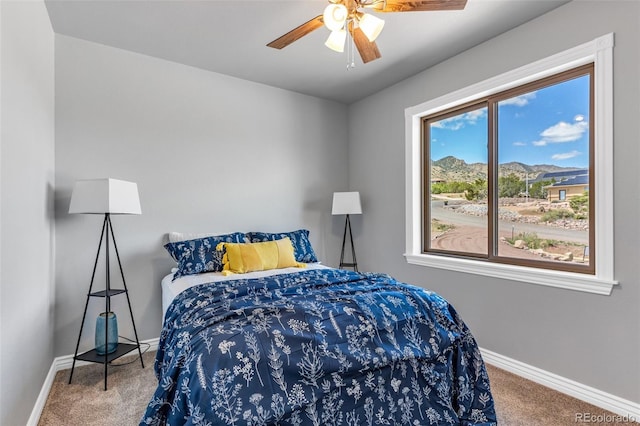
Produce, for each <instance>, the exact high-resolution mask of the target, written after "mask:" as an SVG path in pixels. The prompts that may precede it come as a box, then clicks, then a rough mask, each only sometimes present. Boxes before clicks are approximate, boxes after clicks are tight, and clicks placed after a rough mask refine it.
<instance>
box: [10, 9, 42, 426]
mask: <svg viewBox="0 0 640 426" xmlns="http://www.w3.org/2000/svg"><path fill="white" fill-rule="evenodd" d="M0 15H1V18H0V19H1V22H0V39H1V40H2V45H1V47H0V52H1V53H0V54H1V57H0V63H1V66H0V74H1V76H2V77H1V83H0V92H1V95H0V109H1V111H2V113H1V117H0V120H1V125H0V127H1V128H2V134H1V135H0V171H1V174H0V193H1V195H2V198H1V203H2V205H1V208H0V236H1V238H0V241H1V242H0V424H1V425H21V424H22V425H23V424H25V423H26V422H27V419H28V418H29V415H30V413H31V410H32V408H33V406H34V403H35V401H36V398H37V397H38V393H39V392H40V388H41V387H42V383H43V382H44V380H45V377H46V375H47V372H48V371H49V367H50V366H51V361H52V359H53V266H54V263H53V186H54V99H53V98H54V79H53V69H54V58H53V57H54V35H53V30H52V29H51V24H50V22H49V17H48V15H47V11H46V8H45V6H44V3H43V2H40V1H38V2H36V1H31V2H12V1H2V2H0Z"/></svg>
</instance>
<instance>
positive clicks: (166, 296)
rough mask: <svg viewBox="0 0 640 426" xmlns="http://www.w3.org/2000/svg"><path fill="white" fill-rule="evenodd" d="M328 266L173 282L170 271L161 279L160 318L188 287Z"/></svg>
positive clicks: (217, 274) (188, 277) (309, 265)
mask: <svg viewBox="0 0 640 426" xmlns="http://www.w3.org/2000/svg"><path fill="white" fill-rule="evenodd" d="M327 268H329V267H328V266H324V265H322V264H320V263H307V267H306V268H295V267H292V268H283V269H271V270H268V271H256V272H248V273H246V274H232V275H227V276H225V275H222V273H221V272H206V273H204V274H198V275H185V276H182V277H180V278H178V279H177V280H175V281H172V280H173V272H174V271H175V269H173V270H172V271H171V273H170V274H168V275H167V276H165V277H164V278H163V279H162V283H161V285H162V318H163V320H164V315H165V313H166V312H167V309H168V308H169V305H171V302H173V299H175V298H176V296H178V294H180V293H181V292H183V291H184V290H186V289H188V288H189V287H193V286H194V285H198V284H206V283H211V282H217V281H230V280H238V279H245V278H262V277H270V276H273V275H279V274H290V273H294V272H301V271H305V270H309V269H327Z"/></svg>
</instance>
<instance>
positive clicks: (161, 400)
mask: <svg viewBox="0 0 640 426" xmlns="http://www.w3.org/2000/svg"><path fill="white" fill-rule="evenodd" d="M307 234H308V231H307ZM227 235H230V234H227ZM278 235H280V234H278ZM227 239H229V238H227ZM231 239H236V240H237V241H239V242H238V243H233V244H239V246H242V248H244V246H245V245H247V246H251V245H252V244H249V243H246V241H247V240H248V241H255V240H253V239H251V236H249V237H243V238H242V239H241V238H240V236H237V238H235V237H234V238H231ZM209 245H212V244H211V243H210V244H209ZM216 245H217V244H216ZM229 247H231V246H227V250H228V252H229V250H230V248H229ZM249 248H251V247H249ZM292 248H293V250H294V251H295V252H296V253H295V256H296V257H297V258H302V256H299V254H300V253H298V251H296V250H295V244H292ZM196 251H198V250H197V248H196V247H195V246H193V245H192V246H191V249H190V252H191V257H192V258H194V253H195V252H196ZM170 253H171V252H170ZM199 253H200V254H202V250H200V251H199ZM195 257H197V256H195ZM205 257H206V256H201V258H202V261H203V262H204V263H206V261H207V259H205ZM219 260H220V261H222V260H223V259H219ZM316 260H317V259H316ZM214 263H215V262H214ZM179 268H180V262H179V261H178V270H176V271H174V272H173V273H172V274H169V275H168V276H167V277H165V279H164V280H163V305H164V306H165V307H166V312H165V316H164V323H163V328H162V332H161V336H160V343H159V347H158V352H157V355H156V361H155V373H156V376H157V378H158V387H157V389H156V392H155V394H154V395H153V397H152V399H151V401H150V402H149V405H148V407H147V410H146V412H145V414H144V415H143V417H142V419H141V421H140V424H141V425H164V424H168V425H183V424H184V425H282V426H284V425H352V426H356V425H446V424H450V425H495V424H496V415H495V411H494V405H493V398H492V396H491V391H490V386H489V378H488V376H487V372H486V369H485V366H484V363H483V361H482V358H481V355H480V352H479V349H478V346H477V344H476V342H475V340H474V338H473V336H472V334H471V333H470V331H469V329H468V328H467V326H466V325H465V324H464V322H463V321H462V320H461V318H460V316H459V315H458V314H457V313H456V311H455V309H454V308H453V307H452V306H451V305H450V304H449V303H448V302H447V301H446V300H444V299H443V298H442V297H440V296H439V295H437V294H435V293H433V292H430V291H427V290H425V289H422V288H419V287H416V286H412V285H409V284H405V283H402V282H399V281H397V280H395V279H393V278H392V277H390V276H388V275H385V274H375V273H357V272H352V271H345V270H339V269H334V268H329V267H325V266H322V265H321V264H319V263H317V262H309V263H302V262H300V263H298V264H297V265H296V266H287V267H284V268H274V269H269V270H263V271H253V272H249V273H243V274H225V273H223V272H224V271H222V272H221V271H215V270H214V271H201V272H200V273H194V274H188V275H180V274H179ZM209 268H214V269H219V268H220V265H217V266H216V265H213V266H212V265H209ZM204 269H206V268H204ZM176 275H179V276H178V277H177V278H176Z"/></svg>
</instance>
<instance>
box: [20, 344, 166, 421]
mask: <svg viewBox="0 0 640 426" xmlns="http://www.w3.org/2000/svg"><path fill="white" fill-rule="evenodd" d="M159 342H160V339H159V338H155V339H149V340H141V341H140V344H141V345H149V348H148V349H146V350H148V351H155V350H156V349H158V343H159ZM142 349H145V348H144V347H143V348H142ZM134 355H135V356H138V352H137V351H132V352H130V353H128V354H126V355H124V356H123V358H126V357H128V356H134ZM72 364H73V354H71V355H64V356H59V357H57V358H54V359H53V362H52V363H51V368H49V373H47V377H46V378H45V380H44V383H43V385H42V389H40V394H39V395H38V399H36V403H35V405H34V406H33V410H31V416H29V420H28V421H27V426H37V425H38V422H39V421H40V415H41V414H42V410H43V409H44V405H45V403H46V402H47V397H48V396H49V391H50V390H51V386H53V379H55V377H56V373H57V372H58V371H61V370H68V369H69V368H71V365H72ZM89 364H91V363H90V362H86V361H76V367H80V366H82V365H89Z"/></svg>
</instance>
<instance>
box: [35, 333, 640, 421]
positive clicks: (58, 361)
mask: <svg viewBox="0 0 640 426" xmlns="http://www.w3.org/2000/svg"><path fill="white" fill-rule="evenodd" d="M158 343H159V339H158V338H155V339H149V340H144V341H140V344H148V345H150V346H149V349H148V350H150V351H154V350H157V349H158ZM480 351H481V352H482V358H483V359H484V361H485V362H486V363H487V364H491V365H493V366H495V367H498V368H501V369H503V370H506V371H509V372H510V373H513V374H516V375H518V376H520V377H524V378H525V379H528V380H531V381H532V382H536V383H539V384H541V385H543V386H546V387H548V388H551V389H554V390H557V391H558V392H561V393H564V394H567V395H570V396H572V397H574V398H576V399H579V400H581V401H585V402H588V403H590V404H593V405H595V406H596V407H600V408H602V409H604V410H607V411H611V412H612V413H615V414H618V415H620V416H623V417H625V418H628V419H632V420H634V421H640V404H639V403H636V402H633V401H629V400H626V399H623V398H620V397H617V396H615V395H612V394H609V393H606V392H603V391H600V390H598V389H595V388H592V387H590V386H587V385H583V384H581V383H578V382H575V381H573V380H570V379H567V378H565V377H562V376H558V375H557V374H554V373H550V372H548V371H545V370H542V369H540V368H537V367H534V366H532V365H529V364H525V363H523V362H520V361H516V360H515V359H512V358H509V357H506V356H503V355H500V354H497V353H495V352H492V351H490V350H487V349H480ZM133 355H136V352H131V354H127V355H125V356H133ZM72 363H73V355H64V356H61V357H57V358H55V359H54V360H53V363H52V364H51V368H50V369H49V373H48V374H47V377H46V378H45V381H44V383H43V385H42V389H41V390H40V395H39V396H38V399H37V400H36V403H35V405H34V407H33V410H32V411H31V416H30V417H29V421H28V422H27V426H37V424H38V421H39V420H40V415H41V414H42V410H43V408H44V405H45V403H46V402H47V397H48V396H49V391H50V390H51V386H52V385H53V380H54V378H55V376H56V373H57V372H58V371H61V370H67V369H69V368H71V365H72ZM88 364H90V363H88V362H83V361H78V362H76V366H81V365H88Z"/></svg>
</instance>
